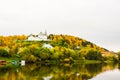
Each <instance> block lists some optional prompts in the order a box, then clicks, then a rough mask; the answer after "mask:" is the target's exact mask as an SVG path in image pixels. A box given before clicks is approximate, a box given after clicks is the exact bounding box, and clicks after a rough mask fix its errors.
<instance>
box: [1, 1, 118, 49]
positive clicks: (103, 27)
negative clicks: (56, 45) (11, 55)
mask: <svg viewBox="0 0 120 80" xmlns="http://www.w3.org/2000/svg"><path fill="white" fill-rule="evenodd" d="M45 29H46V30H47V32H48V33H53V34H69V35H74V36H78V37H81V38H84V39H86V40H89V41H91V42H93V43H95V44H97V45H99V46H102V47H104V48H107V49H109V50H112V51H119V50H120V0H0V35H15V34H19V35H21V34H27V35H28V34H30V33H33V34H37V33H39V32H41V31H43V32H44V31H45Z"/></svg>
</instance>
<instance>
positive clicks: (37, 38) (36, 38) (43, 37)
mask: <svg viewBox="0 0 120 80" xmlns="http://www.w3.org/2000/svg"><path fill="white" fill-rule="evenodd" d="M27 41H49V39H47V32H46V31H45V33H43V32H40V33H39V34H38V35H32V34H30V35H29V36H28V39H27Z"/></svg>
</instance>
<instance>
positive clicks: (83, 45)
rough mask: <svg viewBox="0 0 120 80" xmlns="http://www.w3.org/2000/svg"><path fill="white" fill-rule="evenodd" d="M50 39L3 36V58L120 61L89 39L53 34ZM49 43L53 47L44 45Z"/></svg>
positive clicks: (0, 50) (0, 40)
mask: <svg viewBox="0 0 120 80" xmlns="http://www.w3.org/2000/svg"><path fill="white" fill-rule="evenodd" d="M47 38H48V39H49V41H44V40H42V41H34V40H33V41H28V40H27V39H28V36H26V35H14V36H0V59H8V60H9V59H10V60H12V59H15V60H25V61H26V62H28V63H81V62H87V61H88V62H89V61H90V60H91V61H98V62H119V60H120V52H118V54H117V53H115V52H112V51H109V50H107V49H105V48H102V47H100V46H97V45H96V44H94V43H92V42H90V41H87V40H85V39H82V38H79V37H75V36H71V35H62V34H61V35H56V34H50V35H48V36H47ZM44 44H49V45H51V46H52V48H48V47H44Z"/></svg>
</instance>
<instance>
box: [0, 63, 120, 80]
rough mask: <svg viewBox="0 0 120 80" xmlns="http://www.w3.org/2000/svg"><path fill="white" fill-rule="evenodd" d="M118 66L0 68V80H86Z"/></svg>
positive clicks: (33, 65) (32, 65)
mask: <svg viewBox="0 0 120 80" xmlns="http://www.w3.org/2000/svg"><path fill="white" fill-rule="evenodd" d="M115 68H120V67H119V65H118V64H113V63H111V64H71V65H70V64H58V65H56V64H51V65H50V64H48V65H41V64H29V65H26V66H19V65H18V66H9V65H5V66H0V80H88V79H92V78H94V77H96V76H97V75H99V74H102V73H103V72H105V71H108V70H113V69H115Z"/></svg>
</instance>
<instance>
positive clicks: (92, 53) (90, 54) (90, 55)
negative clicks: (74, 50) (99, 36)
mask: <svg viewBox="0 0 120 80" xmlns="http://www.w3.org/2000/svg"><path fill="white" fill-rule="evenodd" d="M86 59H88V60H101V59H102V54H101V53H100V51H97V50H95V49H89V50H88V51H87V55H86Z"/></svg>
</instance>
